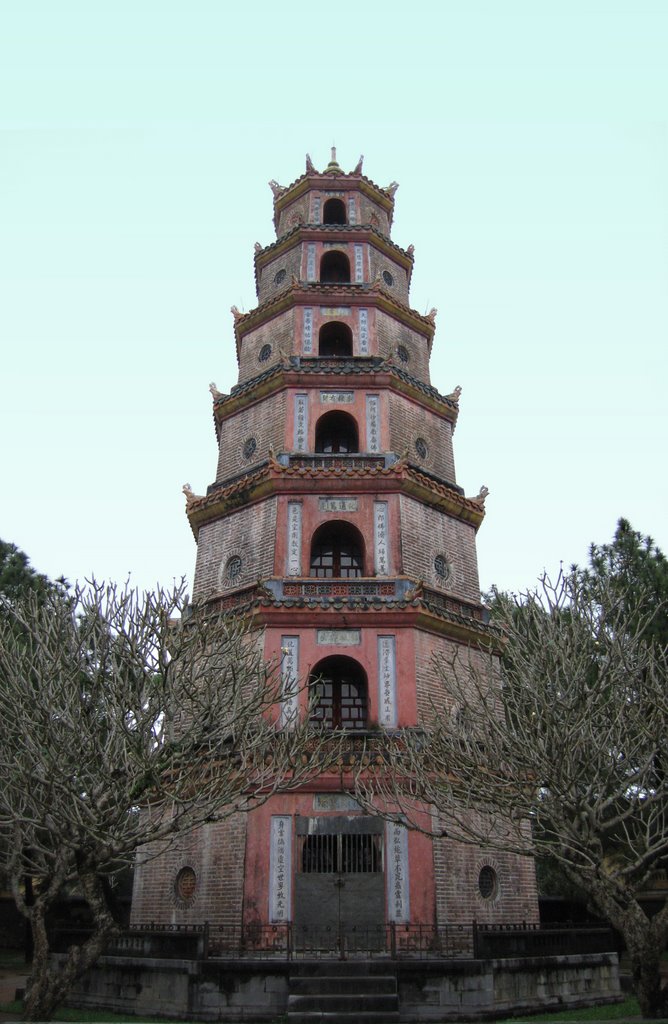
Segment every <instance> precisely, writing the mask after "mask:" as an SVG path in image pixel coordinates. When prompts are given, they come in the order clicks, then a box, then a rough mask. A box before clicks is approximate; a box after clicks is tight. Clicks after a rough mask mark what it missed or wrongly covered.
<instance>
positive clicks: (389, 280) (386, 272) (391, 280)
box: [383, 270, 394, 288]
mask: <svg viewBox="0 0 668 1024" xmlns="http://www.w3.org/2000/svg"><path fill="white" fill-rule="evenodd" d="M383 281H384V282H385V284H386V285H387V286H388V288H391V287H392V285H393V284H394V278H393V277H392V275H391V273H390V272H389V270H384V271H383Z"/></svg>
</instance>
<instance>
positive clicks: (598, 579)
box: [584, 519, 668, 646]
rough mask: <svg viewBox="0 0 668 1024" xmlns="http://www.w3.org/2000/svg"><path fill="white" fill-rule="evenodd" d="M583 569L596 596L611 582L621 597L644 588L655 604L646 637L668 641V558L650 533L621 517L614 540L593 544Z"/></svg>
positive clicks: (661, 642)
mask: <svg viewBox="0 0 668 1024" xmlns="http://www.w3.org/2000/svg"><path fill="white" fill-rule="evenodd" d="M584 572H585V576H586V578H587V579H588V581H589V583H590V585H591V587H592V593H593V595H594V596H595V595H596V591H597V588H600V586H601V585H602V584H608V585H611V586H612V587H613V589H614V590H616V592H617V593H618V594H619V596H620V600H621V599H624V595H626V594H628V593H629V592H631V593H632V592H634V591H635V592H641V593H642V594H643V595H644V596H645V600H646V602H647V603H648V604H650V605H651V606H652V607H653V608H654V612H653V615H652V616H651V618H650V621H649V622H648V623H647V625H646V628H645V635H646V638H647V639H648V640H654V641H657V642H658V643H659V644H661V645H662V646H665V645H666V644H668V614H667V606H668V558H666V557H665V555H664V554H663V552H662V551H661V550H660V549H659V548H658V547H657V546H656V544H655V543H654V541H653V540H652V538H651V537H649V536H648V537H643V536H642V534H641V533H638V531H637V530H634V529H633V528H632V526H631V524H630V523H629V522H628V520H626V519H620V520H619V522H618V523H617V529H616V530H615V535H614V537H613V539H612V543H610V544H600V545H599V544H592V545H591V547H590V549H589V567H588V568H587V569H586V570H585V571H584ZM635 624H636V623H635V622H634V621H632V622H631V625H632V626H635Z"/></svg>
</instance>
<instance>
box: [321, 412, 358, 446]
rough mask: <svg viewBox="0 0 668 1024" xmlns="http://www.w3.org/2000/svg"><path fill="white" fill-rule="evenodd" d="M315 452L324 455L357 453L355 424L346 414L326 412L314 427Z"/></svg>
mask: <svg viewBox="0 0 668 1024" xmlns="http://www.w3.org/2000/svg"><path fill="white" fill-rule="evenodd" d="M315 450H316V452H322V453H323V454H325V455H336V454H338V455H347V454H349V453H350V452H358V451H359V450H360V449H359V435H358V433H357V423H356V422H355V420H354V419H353V417H352V416H350V415H349V414H348V413H347V412H327V413H325V415H324V416H321V417H320V419H319V420H318V422H317V423H316V425H315Z"/></svg>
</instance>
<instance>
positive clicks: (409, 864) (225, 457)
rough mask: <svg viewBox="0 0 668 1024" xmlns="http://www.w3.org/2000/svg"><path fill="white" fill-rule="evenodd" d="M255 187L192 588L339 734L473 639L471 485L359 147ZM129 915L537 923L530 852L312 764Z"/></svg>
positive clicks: (423, 698)
mask: <svg viewBox="0 0 668 1024" xmlns="http://www.w3.org/2000/svg"><path fill="white" fill-rule="evenodd" d="M270 185H271V188H272V192H273V201H274V226H275V229H276V241H273V242H272V243H271V244H269V245H266V246H263V245H260V244H259V243H256V245H255V279H256V287H257V299H258V304H257V306H256V307H255V308H254V309H252V310H251V311H250V312H247V313H242V312H240V311H239V310H237V309H236V307H232V313H233V315H234V337H235V343H236V356H237V361H238V367H239V376H238V383H237V384H236V385H235V386H234V387H233V388H232V389H231V392H230V394H223V393H221V392H219V391H218V390H217V389H216V388H215V386H214V385H211V392H212V396H213V415H214V422H215V430H216V438H217V442H218V465H217V470H216V477H215V481H214V482H213V483H212V484H211V485H210V486H209V487H208V489H207V492H206V494H205V495H203V496H196V495H195V494H193V492H192V491H191V490H190V489H189V488H185V490H186V499H187V515H188V519H189V521H190V525H191V528H192V530H193V533H194V535H195V538H196V541H197V562H196V570H195V582H194V591H193V603H194V604H196V605H200V606H202V605H203V606H206V605H207V604H210V605H211V607H215V608H217V609H223V610H225V611H228V612H230V613H232V614H235V615H239V616H244V615H248V614H252V615H253V618H254V621H255V623H256V624H257V625H258V626H259V629H260V634H261V641H262V643H263V644H264V653H265V657H266V660H267V662H272V661H274V662H280V665H281V673H282V677H283V678H284V679H285V680H286V682H287V683H289V682H290V681H292V680H301V681H305V682H306V683H307V685H306V686H305V688H304V689H303V690H302V691H301V692H300V693H299V694H297V695H295V694H294V693H292V694H291V696H290V697H289V698H288V699H286V702H285V706H284V707H283V708H282V715H283V716H284V721H287V720H288V719H289V716H291V715H293V714H295V713H301V714H310V715H311V717H312V720H313V723H314V726H317V727H318V728H320V729H337V730H338V729H342V730H346V731H349V732H350V733H351V739H352V740H355V739H357V740H359V742H360V743H361V742H363V741H364V739H365V738H368V737H370V736H374V737H376V738H377V737H378V736H379V735H380V736H382V733H383V731H395V730H401V729H407V728H412V727H415V726H417V725H419V724H420V723H421V722H423V721H424V720H425V719H426V718H427V716H428V715H429V713H430V709H431V708H433V707H434V706H439V701H441V702H442V691H441V686H440V683H439V675H438V672H437V670H436V668H435V660H436V659H441V661H442V662H443V663H449V662H450V661H451V660H452V655H453V653H454V652H455V650H456V649H458V648H461V647H462V645H463V646H465V647H466V648H467V649H468V650H470V651H472V652H474V655H475V652H476V651H477V650H480V651H481V652H482V651H489V650H490V649H492V650H494V648H495V642H494V635H495V634H494V629H493V627H492V626H491V625H490V623H489V621H488V615H487V612H486V610H485V608H484V606H483V604H482V602H481V599H480V590H479V580H478V568H477V559H476V532H477V530H478V528H479V527H480V525H481V523H482V521H483V518H484V514H485V509H484V505H485V495H486V489H485V488H482V489H481V491H480V492H479V493H478V494H477V495H476V496H474V497H466V496H465V494H464V491H463V489H462V488H461V486H459V484H458V483H457V480H456V476H455V464H454V458H453V433H454V430H455V426H456V423H457V417H458V413H459V397H460V390H461V389H460V388H459V387H456V388H454V390H452V392H451V393H449V394H441V393H439V391H437V390H436V388H435V387H433V386H432V384H431V380H430V371H429V363H430V355H431V350H432V343H433V339H434V333H435V318H436V310H432V311H431V312H430V313H428V314H427V315H426V316H425V315H423V314H421V313H419V312H417V311H416V310H415V309H412V308H411V306H410V302H409V290H410V283H411V274H412V270H413V246H412V245H409V246H408V248H405V249H404V248H402V247H401V246H399V245H398V244H396V243H395V242H394V241H393V240H392V238H391V228H392V218H393V212H394V201H395V192H396V189H397V185H396V183H392V184H391V185H389V186H387V187H384V188H382V187H379V186H378V185H376V184H375V183H374V182H373V181H371V180H370V179H369V178H368V177H366V175H365V174H364V173H363V169H362V159H360V161H359V163H358V164H357V166H356V167H355V169H354V170H352V171H350V172H344V171H343V170H342V169H341V167H340V166H339V164H338V162H337V159H336V152H335V150H332V157H331V160H330V162H329V164H328V165H327V167H326V168H325V169H324V170H323V171H318V170H316V168H315V167H314V166H313V163H312V161H311V160H310V158H309V157H308V156H307V158H306V170H305V173H304V174H302V175H301V176H300V177H299V178H297V180H296V181H294V182H293V183H292V184H291V185H289V186H287V187H282V186H280V185H279V184H278V183H277V182H275V181H272V182H270ZM496 646H497V647H498V644H497V645H496ZM309 690H310V691H311V692H310V700H309V694H308V692H307V691H309ZM307 709H308V710H307ZM446 831H447V830H446ZM132 917H133V922H134V923H135V924H139V923H141V922H146V921H152V922H162V923H164V924H175V925H195V924H201V923H202V922H204V921H207V922H209V924H210V926H211V927H212V928H213V929H215V928H218V929H219V933H220V934H221V935H222V934H223V933H224V931H225V929H228V930H229V931H230V933H232V932H234V933H235V934H242V933H243V934H246V935H252V934H258V935H259V934H261V933H262V932H263V930H265V931H266V929H267V928H271V929H273V930H274V932H275V933H276V932H277V931H278V930H280V928H281V927H282V926H289V928H290V929H291V930H292V932H293V936H294V941H299V937H300V936H301V937H302V939H303V941H305V942H306V941H307V940H308V939H309V937H310V938H311V939H313V938H314V937H315V936H316V935H318V936H320V938H319V939H318V942H319V948H320V949H322V948H327V941H328V940H327V938H326V937H327V936H328V935H329V936H330V937H331V946H332V948H334V947H335V946H336V945H337V944H338V948H341V943H343V942H345V943H347V944H348V946H349V948H354V945H355V939H354V935H355V934H356V935H358V936H359V935H361V934H362V933H363V934H364V935H365V939H364V941H365V942H366V943H367V944H371V945H373V944H374V943H375V947H376V948H382V947H383V944H384V943H387V942H388V941H389V939H388V934H389V933H390V931H391V930H392V929H394V930H395V931H396V927H401V928H404V929H405V930H406V931H408V930H410V929H411V928H413V927H415V928H422V929H428V928H432V929H440V928H443V927H446V926H450V925H455V926H456V925H459V924H462V925H463V924H470V922H471V921H472V920H474V919H475V920H477V921H478V922H488V923H499V924H502V923H504V922H517V921H528V922H532V921H536V920H537V900H536V886H535V878H534V869H533V864H532V863H531V862H530V861H528V860H526V859H522V858H519V857H516V856H515V855H513V854H510V853H508V854H506V853H501V852H490V851H488V850H482V849H479V848H476V847H475V846H467V845H462V844H460V843H457V842H455V841H454V840H451V839H449V838H447V836H444V837H442V838H439V839H437V840H435V841H433V842H432V841H431V840H430V839H429V838H428V837H426V836H425V835H423V834H421V833H420V832H417V831H411V830H409V829H407V828H405V827H404V826H403V825H402V824H398V823H396V822H387V821H385V820H383V819H382V818H381V817H378V816H375V815H373V814H370V813H369V811H368V810H366V811H365V810H363V809H362V808H361V807H360V805H359V804H358V803H356V801H355V800H354V799H353V797H352V796H351V795H350V794H349V793H347V792H345V791H344V789H343V788H342V783H341V779H340V777H339V776H338V775H325V776H321V777H320V778H319V779H317V780H316V781H315V782H313V783H312V784H311V785H309V786H307V787H303V788H302V789H300V790H298V791H297V792H291V793H285V794H282V795H276V796H273V797H272V798H271V799H270V800H269V801H268V802H267V803H266V804H265V805H263V806H262V807H260V808H258V809H256V810H254V811H252V812H251V813H250V814H247V815H246V814H237V815H235V816H233V817H232V818H229V819H227V820H225V821H221V822H213V823H211V824H210V825H207V826H205V827H202V828H200V829H199V830H198V831H196V832H194V833H192V834H191V835H189V836H187V837H184V838H183V839H182V840H181V841H180V842H179V843H178V844H177V845H175V846H174V847H172V848H171V849H170V850H169V851H168V852H167V853H165V854H164V855H163V856H161V857H158V858H156V859H154V860H152V861H149V862H148V863H145V864H142V865H138V867H137V871H136V876H135V892H134V900H133V911H132ZM323 936H324V937H323ZM370 936H371V938H370Z"/></svg>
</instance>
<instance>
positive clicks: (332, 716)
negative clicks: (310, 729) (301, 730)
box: [309, 655, 367, 731]
mask: <svg viewBox="0 0 668 1024" xmlns="http://www.w3.org/2000/svg"><path fill="white" fill-rule="evenodd" d="M309 695H310V698H311V717H310V721H311V724H312V725H317V726H319V727H320V728H322V729H350V730H352V731H359V730H362V729H366V727H367V681H366V672H365V671H364V669H363V668H362V666H361V665H359V664H358V663H357V662H356V661H354V660H353V659H352V658H345V657H342V656H336V655H334V656H333V657H331V658H323V660H322V661H319V662H318V664H317V665H316V666H315V668H314V669H313V671H312V672H311V677H310V679H309Z"/></svg>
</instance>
